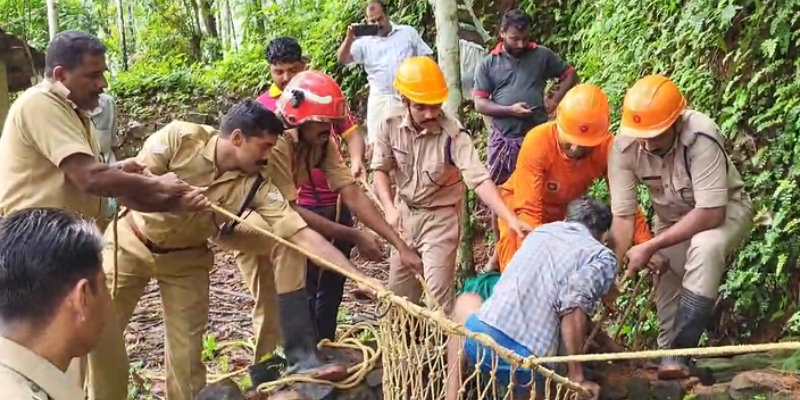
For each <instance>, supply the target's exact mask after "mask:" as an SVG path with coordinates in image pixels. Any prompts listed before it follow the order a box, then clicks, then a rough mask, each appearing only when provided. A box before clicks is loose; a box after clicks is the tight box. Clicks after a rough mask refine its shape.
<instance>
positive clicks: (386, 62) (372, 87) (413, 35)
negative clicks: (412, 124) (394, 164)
mask: <svg viewBox="0 0 800 400" xmlns="http://www.w3.org/2000/svg"><path fill="white" fill-rule="evenodd" d="M366 22H367V23H366V24H354V25H350V27H349V28H348V29H347V36H345V39H344V42H342V44H341V46H339V50H338V51H337V53H336V55H337V57H338V58H339V61H340V62H342V63H344V64H346V65H348V66H353V65H356V64H361V65H363V66H364V70H366V72H367V80H368V81H369V98H368V99H367V145H368V146H369V147H370V148H371V147H372V145H373V144H374V143H375V135H376V134H377V125H378V122H379V121H380V120H381V119H382V117H384V115H385V114H387V113H388V111H389V110H391V109H392V108H394V107H395V106H397V105H400V97H399V95H398V94H397V91H395V89H394V87H393V86H392V81H393V79H394V76H395V73H396V71H397V67H399V66H400V63H402V62H403V61H404V60H406V59H407V58H410V57H416V56H430V55H433V50H431V48H430V47H429V46H428V45H427V44H426V43H425V42H424V41H423V40H422V37H420V35H419V33H417V31H416V30H414V28H412V27H410V26H408V25H395V24H393V23H392V22H391V21H390V20H389V17H388V16H387V15H386V8H385V7H384V5H383V3H381V2H380V1H377V0H375V1H370V2H369V3H368V4H367V9H366ZM368 153H370V152H369V151H368ZM368 157H369V155H368Z"/></svg>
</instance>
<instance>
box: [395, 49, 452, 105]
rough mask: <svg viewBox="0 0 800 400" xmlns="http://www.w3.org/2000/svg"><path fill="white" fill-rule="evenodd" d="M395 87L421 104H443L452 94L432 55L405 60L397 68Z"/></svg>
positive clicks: (408, 97)
mask: <svg viewBox="0 0 800 400" xmlns="http://www.w3.org/2000/svg"><path fill="white" fill-rule="evenodd" d="M394 88H395V89H397V92H398V93H400V94H401V95H403V96H404V97H406V98H407V99H409V100H411V101H412V102H414V103H419V104H431V105H433V104H442V103H444V102H445V101H446V100H447V97H448V96H449V95H450V90H449V89H448V88H447V82H445V80H444V74H443V73H442V70H441V68H439V65H437V64H436V62H435V61H433V60H432V59H431V58H430V57H411V58H407V59H406V60H405V61H403V62H402V63H401V64H400V66H399V67H398V68H397V73H396V74H395V77H394Z"/></svg>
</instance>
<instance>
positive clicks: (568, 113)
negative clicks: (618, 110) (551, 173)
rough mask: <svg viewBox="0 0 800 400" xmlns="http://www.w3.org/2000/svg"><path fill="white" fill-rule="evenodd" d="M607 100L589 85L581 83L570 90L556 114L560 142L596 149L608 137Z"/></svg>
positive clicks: (603, 94) (608, 111) (601, 92)
mask: <svg viewBox="0 0 800 400" xmlns="http://www.w3.org/2000/svg"><path fill="white" fill-rule="evenodd" d="M609 115H610V108H609V105H608V97H607V96H606V94H605V93H603V91H602V90H601V89H600V88H599V87H597V86H595V85H592V84H588V83H582V84H579V85H575V86H574V87H573V88H572V89H570V90H569V91H568V92H567V94H566V95H564V98H563V99H561V102H560V103H558V109H557V111H556V126H557V127H558V135H559V138H560V139H561V140H563V141H565V142H568V143H571V144H574V145H577V146H582V147H595V146H599V145H600V144H601V143H603V141H604V140H606V139H608V137H609V136H610V135H611V134H610V133H609V132H608V127H609V125H610V124H611V120H610V117H609Z"/></svg>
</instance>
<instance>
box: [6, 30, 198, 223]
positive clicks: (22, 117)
mask: <svg viewBox="0 0 800 400" xmlns="http://www.w3.org/2000/svg"><path fill="white" fill-rule="evenodd" d="M105 72H106V47H105V45H103V43H102V42H101V41H100V40H99V39H97V38H96V37H94V36H92V35H90V34H88V33H84V32H80V31H65V32H61V33H59V34H58V35H56V36H55V37H54V38H53V40H52V41H51V42H50V45H49V46H48V47H47V51H46V55H45V71H44V75H45V79H44V80H43V81H42V82H41V83H39V84H38V85H36V86H34V87H32V88H30V89H28V90H26V91H25V93H23V94H22V96H20V97H19V98H18V99H17V101H15V102H14V104H13V105H12V106H11V109H10V110H9V113H8V117H7V119H6V123H5V125H4V127H3V134H2V136H1V137H0V158H2V160H3V168H0V216H3V215H8V214H10V213H12V212H14V211H17V210H20V209H23V208H29V207H57V208H62V209H65V210H70V211H74V212H77V213H79V214H81V215H82V216H84V217H86V218H89V219H93V220H95V221H97V222H98V223H100V225H101V226H102V225H104V223H105V222H107V220H106V219H105V218H104V217H105V213H106V204H105V203H106V202H105V199H104V197H116V198H118V200H119V202H120V203H122V204H124V205H126V206H128V207H131V208H134V209H140V210H143V211H167V210H176V209H179V208H180V207H181V206H182V205H184V204H182V202H181V200H182V197H181V196H180V195H181V194H183V193H187V192H189V191H190V190H191V189H192V188H191V187H190V186H189V185H187V184H186V183H185V182H182V181H180V180H179V179H177V177H176V176H175V175H174V174H167V175H163V176H160V177H149V176H145V175H142V174H141V172H142V166H141V165H139V164H137V163H136V162H135V161H132V160H131V161H128V160H126V161H123V162H121V163H115V164H112V165H107V164H105V163H104V160H103V159H102V154H101V149H100V146H99V144H98V141H97V137H96V135H94V134H93V132H92V125H91V119H90V115H91V114H95V113H96V112H97V111H98V107H99V105H100V94H101V93H103V90H104V89H105V88H106V86H108V84H107V82H106V78H105V75H104V74H105ZM43 116H46V118H43ZM31 182H36V184H31ZM184 203H191V199H188V200H187V201H186V202H184Z"/></svg>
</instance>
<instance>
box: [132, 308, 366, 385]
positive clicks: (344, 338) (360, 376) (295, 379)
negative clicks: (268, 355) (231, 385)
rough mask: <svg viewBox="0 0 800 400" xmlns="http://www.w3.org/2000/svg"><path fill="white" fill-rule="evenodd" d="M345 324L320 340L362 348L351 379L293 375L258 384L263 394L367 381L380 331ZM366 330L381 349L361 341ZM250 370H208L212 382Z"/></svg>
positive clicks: (157, 377) (149, 376)
mask: <svg viewBox="0 0 800 400" xmlns="http://www.w3.org/2000/svg"><path fill="white" fill-rule="evenodd" d="M341 327H343V328H346V330H345V332H344V333H343V334H342V335H341V338H340V339H339V341H337V342H331V341H330V340H328V339H323V340H322V341H320V342H319V344H318V346H317V347H318V348H322V347H328V348H337V349H351V350H357V351H360V352H361V355H362V360H363V361H362V362H361V363H359V364H356V365H354V366H352V367H350V368H348V369H347V373H348V377H347V379H345V380H343V381H340V382H329V381H325V380H320V379H314V378H311V377H308V376H303V375H290V376H287V377H284V378H281V379H278V380H275V381H271V382H265V383H262V384H261V385H258V387H257V388H256V391H258V392H260V393H262V394H268V393H271V392H273V391H275V390H277V389H279V388H281V387H283V386H286V385H290V384H296V383H318V384H325V385H332V386H333V387H334V388H336V389H339V390H346V389H352V388H354V387H356V386H358V385H360V384H361V383H362V382H363V381H364V379H366V377H367V375H368V374H369V373H370V372H372V371H373V370H374V369H375V366H376V365H377V363H378V361H379V360H380V358H381V350H380V349H381V343H380V339H379V335H377V332H376V331H375V328H374V327H373V326H372V325H369V324H367V323H363V322H362V323H357V324H354V325H341ZM364 332H366V333H369V334H371V335H372V337H373V338H374V340H375V342H376V343H377V344H378V345H377V346H376V348H377V349H378V350H375V349H373V348H372V347H370V346H367V345H365V344H363V343H361V341H360V340H358V339H357V338H356V333H364ZM247 371H248V369H247V368H246V367H245V368H241V369H238V370H235V371H233V372H229V373H225V374H208V375H207V380H208V382H209V383H217V382H220V381H223V380H225V379H229V378H233V377H236V376H239V375H242V374H244V373H246V372H247ZM143 376H144V377H146V378H147V379H150V380H158V381H163V380H165V379H166V377H165V376H164V375H163V374H145V375H143Z"/></svg>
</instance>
